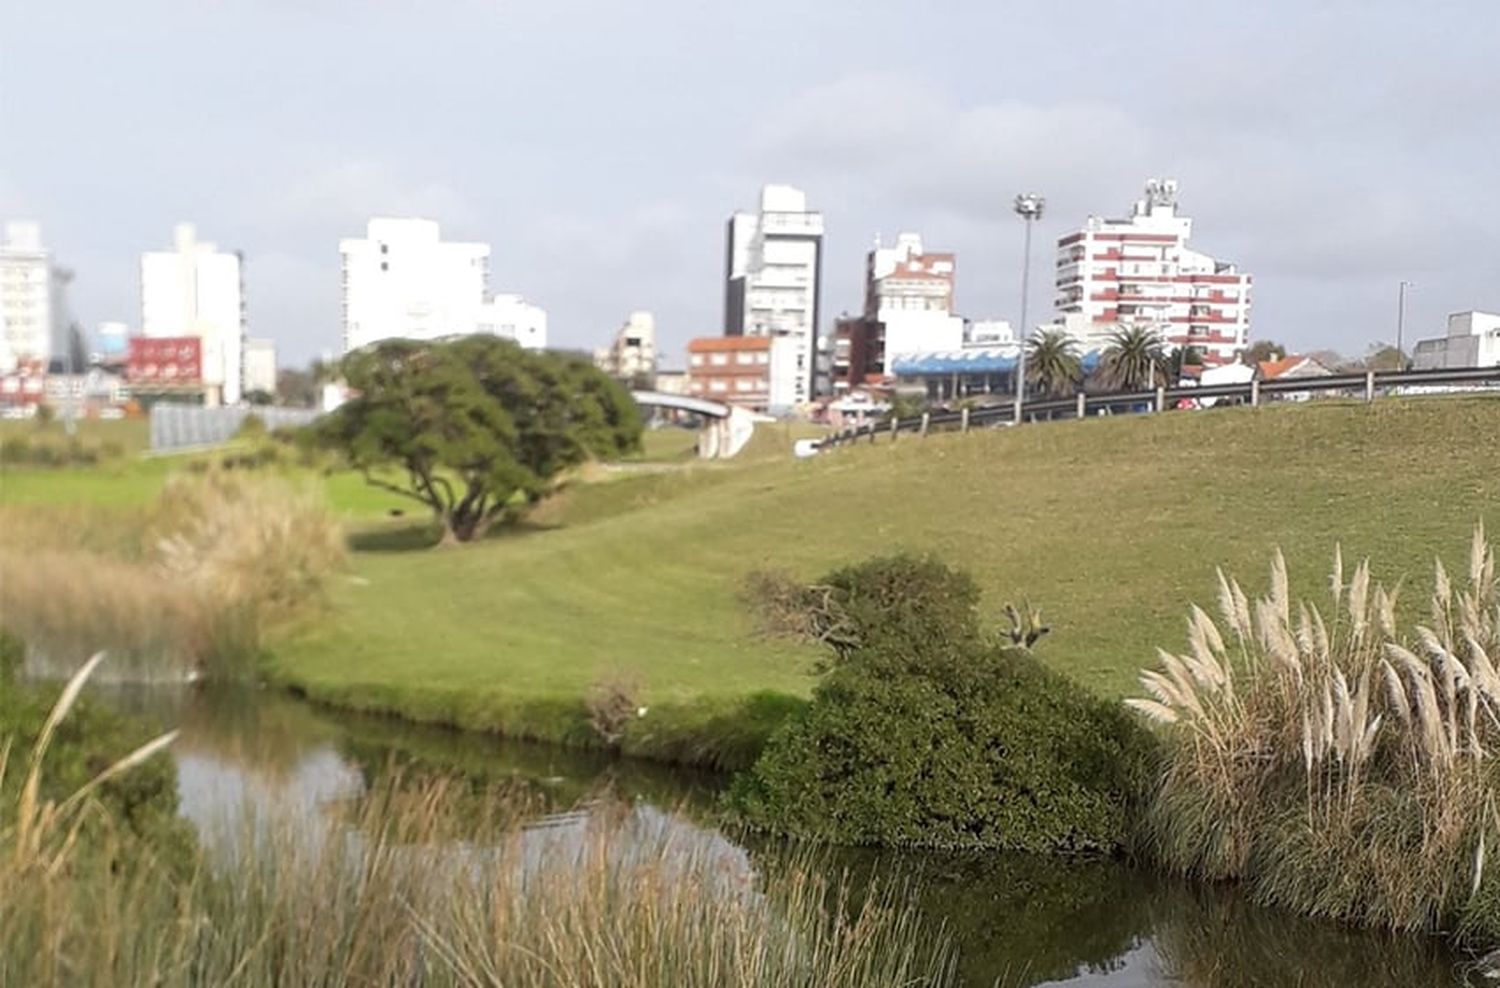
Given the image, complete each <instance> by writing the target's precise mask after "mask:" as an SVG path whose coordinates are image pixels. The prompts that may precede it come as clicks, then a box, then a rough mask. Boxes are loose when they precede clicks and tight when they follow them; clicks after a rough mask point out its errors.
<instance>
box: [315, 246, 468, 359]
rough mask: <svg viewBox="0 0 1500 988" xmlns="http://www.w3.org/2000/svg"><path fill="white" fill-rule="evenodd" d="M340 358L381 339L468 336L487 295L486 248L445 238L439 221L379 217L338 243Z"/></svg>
mask: <svg viewBox="0 0 1500 988" xmlns="http://www.w3.org/2000/svg"><path fill="white" fill-rule="evenodd" d="M339 254H340V255H341V257H342V258H343V315H344V352H345V353H348V352H350V351H351V350H358V349H360V348H361V347H365V346H368V345H370V344H371V343H375V342H377V341H379V340H390V339H414V340H431V339H438V338H440V337H444V336H456V335H459V334H467V333H473V332H474V331H475V328H476V326H477V325H478V317H479V310H480V307H481V306H482V305H484V303H485V301H486V299H487V298H488V294H489V284H490V246H489V244H481V243H456V242H449V241H445V240H443V239H442V235H441V231H440V230H439V229H438V225H437V223H435V222H434V221H432V220H423V219H393V218H389V217H376V218H374V219H372V220H370V221H369V223H368V224H367V225H366V228H365V236H364V237H362V238H358V237H356V238H346V239H344V240H341V241H339Z"/></svg>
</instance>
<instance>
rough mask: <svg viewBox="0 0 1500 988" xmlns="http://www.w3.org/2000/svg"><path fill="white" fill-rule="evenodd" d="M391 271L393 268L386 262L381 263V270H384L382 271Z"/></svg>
mask: <svg viewBox="0 0 1500 988" xmlns="http://www.w3.org/2000/svg"><path fill="white" fill-rule="evenodd" d="M390 269H391V266H390V265H389V264H387V263H386V262H385V261H381V262H380V270H382V271H389V270H390Z"/></svg>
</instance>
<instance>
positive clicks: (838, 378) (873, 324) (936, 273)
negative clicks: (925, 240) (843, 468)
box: [833, 233, 964, 392]
mask: <svg viewBox="0 0 1500 988" xmlns="http://www.w3.org/2000/svg"><path fill="white" fill-rule="evenodd" d="M956 274H957V270H956V262H955V260H954V256H953V254H952V253H950V252H935V251H934V252H929V251H925V250H924V249H923V247H922V238H921V236H919V235H918V234H915V233H902V234H899V235H898V236H897V237H896V243H895V244H894V245H893V246H890V247H884V246H881V244H880V241H879V240H878V239H877V240H876V241H875V248H874V249H873V250H871V251H870V252H869V253H868V254H867V255H866V256H865V308H864V315H863V316H861V317H857V318H856V317H847V316H846V317H844V318H842V319H840V320H839V321H838V324H837V326H836V327H835V331H834V343H833V387H834V391H835V392H841V391H844V390H846V389H848V388H852V387H859V386H861V385H863V384H867V383H873V380H875V379H879V378H883V377H884V376H885V375H886V373H887V372H888V369H889V368H888V367H887V361H889V360H891V359H894V358H895V357H898V356H901V355H904V354H913V353H926V352H931V351H935V350H954V349H957V348H959V347H961V346H963V343H964V320H963V318H962V317H960V316H957V315H954V313H953V297H954V286H955V279H956Z"/></svg>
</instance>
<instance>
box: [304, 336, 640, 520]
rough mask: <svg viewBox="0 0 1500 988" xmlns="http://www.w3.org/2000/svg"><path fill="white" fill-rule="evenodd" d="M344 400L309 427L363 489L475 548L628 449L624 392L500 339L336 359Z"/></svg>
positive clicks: (584, 367)
mask: <svg viewBox="0 0 1500 988" xmlns="http://www.w3.org/2000/svg"><path fill="white" fill-rule="evenodd" d="M342 371H343V376H344V380H345V382H346V383H347V384H348V386H349V388H350V391H351V393H352V395H353V397H351V398H350V400H349V401H348V402H346V403H345V404H344V405H342V406H341V407H340V408H339V409H338V410H337V411H336V412H334V413H333V414H332V415H330V416H328V417H327V418H326V419H324V420H323V422H322V423H321V424H320V425H319V434H320V437H321V438H322V439H323V441H324V442H325V443H327V444H329V445H331V446H334V447H335V448H337V449H339V450H340V451H342V452H343V454H344V455H345V456H346V457H347V458H348V460H349V462H350V464H351V465H352V466H353V467H354V468H355V469H357V470H359V471H360V472H361V473H362V474H363V475H364V478H365V480H366V481H367V482H368V483H370V484H372V485H374V486H376V487H380V488H383V489H385V490H389V491H392V492H395V493H398V494H401V495H402V496H404V497H407V498H410V499H411V500H414V501H417V502H419V503H421V504H423V505H425V506H426V507H428V508H429V509H431V511H432V512H433V515H434V516H435V517H436V518H437V520H438V521H439V522H440V523H441V524H442V526H443V541H444V542H445V543H454V542H468V541H471V540H473V539H476V538H479V537H481V536H482V535H484V533H485V532H486V531H487V530H488V529H489V528H490V526H491V525H493V524H494V523H495V522H496V521H497V520H498V519H500V518H502V517H503V516H505V515H506V513H507V512H512V511H514V510H516V509H517V508H518V507H521V506H524V505H525V504H527V503H531V502H535V501H536V500H538V499H540V498H542V497H544V496H545V495H546V494H547V493H548V492H549V491H551V490H553V489H554V487H555V486H556V484H557V482H558V480H559V478H560V477H561V476H562V475H563V474H564V472H565V471H567V470H568V469H570V468H572V467H575V466H577V465H578V464H580V463H583V462H584V461H586V460H589V459H593V458H602V457H613V456H619V455H621V454H623V453H628V452H630V451H632V450H635V449H637V448H639V445H640V436H641V418H640V413H639V412H638V411H637V409H636V406H635V402H634V401H633V400H632V399H631V397H630V394H629V392H627V391H626V390H625V389H624V388H623V387H621V386H620V385H619V384H618V383H616V382H615V381H612V380H610V379H609V378H608V377H606V376H605V375H604V374H603V373H601V372H600V371H598V370H597V369H595V368H594V366H593V365H592V364H590V363H589V362H588V361H586V360H584V359H582V358H580V357H574V356H569V355H563V354H554V353H536V352H532V351H528V350H523V349H521V348H520V347H519V346H517V345H516V344H515V343H512V342H510V341H509V340H503V339H499V338H496V337H490V336H470V337H461V338H456V339H450V340H438V341H416V340H387V341H385V342H382V343H377V344H375V345H373V346H370V347H367V348H365V349H363V350H358V351H356V352H354V353H351V354H349V356H347V357H345V358H344V361H343V365H342Z"/></svg>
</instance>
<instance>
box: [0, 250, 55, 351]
mask: <svg viewBox="0 0 1500 988" xmlns="http://www.w3.org/2000/svg"><path fill="white" fill-rule="evenodd" d="M72 278H73V274H72V272H70V271H68V270H67V269H66V268H61V267H58V266H57V265H55V264H53V263H52V252H51V251H50V250H48V249H47V248H46V247H44V246H42V233H41V228H40V227H39V226H38V225H37V224H35V223H31V222H11V223H6V224H5V239H4V240H3V241H0V373H8V372H10V371H13V370H15V369H16V367H17V366H18V365H19V364H22V363H26V364H32V363H39V364H41V366H42V367H43V368H45V367H46V366H47V364H48V362H49V361H50V360H51V358H52V356H53V355H54V354H57V355H59V356H62V355H64V354H66V353H67V342H68V326H69V313H68V305H67V286H68V282H69V281H71V280H72Z"/></svg>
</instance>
